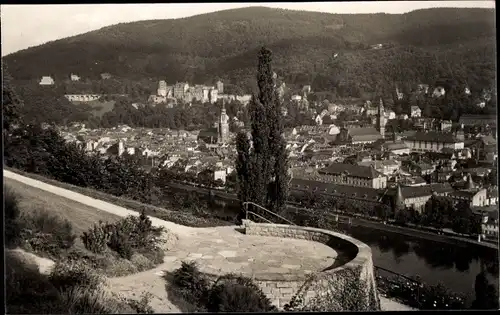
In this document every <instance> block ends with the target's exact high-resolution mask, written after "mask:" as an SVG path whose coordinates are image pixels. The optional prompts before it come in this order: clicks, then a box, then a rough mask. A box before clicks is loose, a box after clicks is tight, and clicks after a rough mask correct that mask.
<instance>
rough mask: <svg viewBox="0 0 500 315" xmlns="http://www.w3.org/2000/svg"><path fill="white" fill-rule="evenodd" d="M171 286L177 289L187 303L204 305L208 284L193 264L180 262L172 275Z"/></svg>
mask: <svg viewBox="0 0 500 315" xmlns="http://www.w3.org/2000/svg"><path fill="white" fill-rule="evenodd" d="M173 284H174V285H175V286H176V287H177V288H178V289H179V293H180V294H181V296H182V297H183V298H184V299H185V300H186V301H187V302H189V303H193V304H195V305H198V306H201V305H206V302H207V296H208V289H209V283H208V280H207V279H206V277H205V275H203V274H202V273H201V272H200V270H199V269H198V266H197V265H196V263H194V262H189V263H187V262H182V265H181V267H180V268H179V269H177V270H175V271H174V273H173Z"/></svg>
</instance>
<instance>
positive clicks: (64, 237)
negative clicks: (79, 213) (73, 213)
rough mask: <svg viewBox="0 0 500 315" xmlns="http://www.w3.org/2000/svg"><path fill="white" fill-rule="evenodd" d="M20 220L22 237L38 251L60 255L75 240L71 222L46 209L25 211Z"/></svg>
mask: <svg viewBox="0 0 500 315" xmlns="http://www.w3.org/2000/svg"><path fill="white" fill-rule="evenodd" d="M19 220H20V222H21V227H22V230H21V238H22V239H23V240H24V241H25V242H26V243H27V244H29V245H30V246H31V247H32V249H33V250H34V251H36V252H42V253H47V254H49V255H52V256H58V255H59V254H60V252H61V251H63V250H67V249H69V248H70V247H72V246H73V244H74V242H75V238H76V236H75V235H74V234H73V227H72V225H71V223H70V222H69V221H68V220H66V219H62V218H61V217H59V216H57V215H53V214H51V213H50V212H48V211H46V210H40V209H39V210H36V211H34V212H32V213H23V214H21V217H20V219H19Z"/></svg>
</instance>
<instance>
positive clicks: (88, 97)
mask: <svg viewBox="0 0 500 315" xmlns="http://www.w3.org/2000/svg"><path fill="white" fill-rule="evenodd" d="M64 97H66V98H67V99H68V101H70V102H92V101H97V100H98V99H100V98H101V97H102V95H101V94H66V95H64Z"/></svg>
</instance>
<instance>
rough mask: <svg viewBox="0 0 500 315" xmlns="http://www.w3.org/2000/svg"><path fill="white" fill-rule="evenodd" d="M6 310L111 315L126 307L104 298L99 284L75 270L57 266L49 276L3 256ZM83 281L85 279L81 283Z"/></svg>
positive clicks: (92, 277) (29, 312)
mask: <svg viewBox="0 0 500 315" xmlns="http://www.w3.org/2000/svg"><path fill="white" fill-rule="evenodd" d="M5 271H6V272H5V285H6V286H5V289H6V307H7V313H9V314H75V313H76V314H99V313H103V314H114V313H116V312H117V311H118V310H119V309H120V308H124V306H126V304H125V303H120V302H119V301H117V300H112V299H109V298H106V294H105V293H104V292H103V291H102V290H100V289H99V288H98V282H99V281H98V280H97V279H96V278H95V277H94V276H89V274H90V273H89V272H83V273H82V272H81V269H78V268H66V267H64V268H61V265H59V266H57V267H56V268H55V269H54V271H53V273H52V274H51V275H50V276H46V275H43V274H40V273H39V271H38V267H37V266H36V265H30V264H26V263H25V262H23V261H22V259H20V257H17V256H16V255H15V253H12V252H6V270H5ZM82 278H83V279H84V280H83V281H82Z"/></svg>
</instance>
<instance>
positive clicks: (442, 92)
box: [432, 86, 446, 97]
mask: <svg viewBox="0 0 500 315" xmlns="http://www.w3.org/2000/svg"><path fill="white" fill-rule="evenodd" d="M445 94H446V90H445V89H444V87H442V86H437V87H436V88H435V89H434V92H432V96H433V97H441V96H444V95H445Z"/></svg>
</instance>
